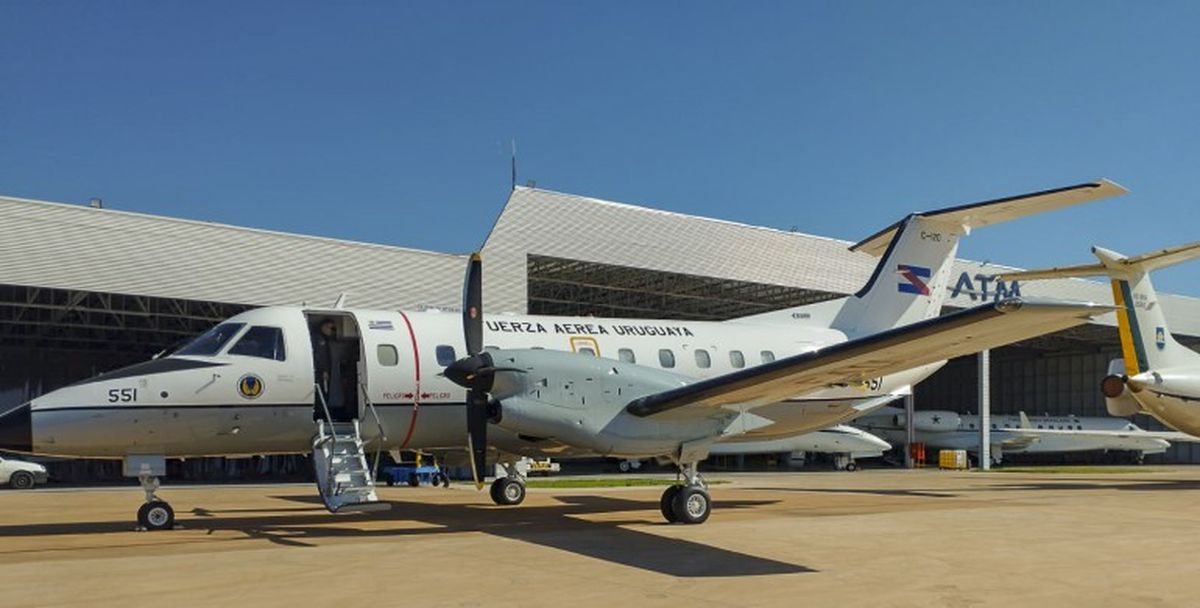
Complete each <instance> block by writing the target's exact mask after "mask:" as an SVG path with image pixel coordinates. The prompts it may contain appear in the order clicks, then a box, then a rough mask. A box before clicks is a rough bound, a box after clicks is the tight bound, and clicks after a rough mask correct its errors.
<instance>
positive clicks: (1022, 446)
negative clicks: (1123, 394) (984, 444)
mask: <svg viewBox="0 0 1200 608" xmlns="http://www.w3.org/2000/svg"><path fill="white" fill-rule="evenodd" d="M905 422H906V421H905V413H904V410H902V409H899V408H894V407H885V408H881V409H879V410H876V411H874V412H871V413H870V414H868V415H866V416H863V417H862V418H859V419H858V420H855V421H854V425H855V426H857V427H860V428H863V429H867V430H869V431H871V432H872V433H875V434H877V435H880V436H882V437H884V438H885V439H887V440H889V441H892V442H897V443H902V442H903V441H904V440H905ZM913 430H914V431H915V437H914V441H916V442H917V443H924V444H925V445H926V446H927V447H930V448H933V449H941V450H967V451H968V452H970V453H972V454H978V452H979V416H978V415H973V414H958V413H956V412H951V411H947V410H921V411H918V412H914V414H913ZM990 430H991V439H992V440H991V447H992V449H991V455H992V462H993V463H995V464H1000V462H1001V460H1002V459H1003V456H1004V453H1010V454H1047V453H1057V452H1087V451H1094V450H1104V451H1128V452H1134V453H1135V454H1136V455H1137V460H1138V461H1139V462H1140V461H1141V457H1142V456H1143V455H1145V454H1161V453H1163V452H1165V451H1166V450H1167V448H1169V447H1171V443H1170V442H1171V441H1186V442H1196V441H1200V439H1197V438H1196V437H1192V436H1191V435H1186V434H1184V433H1173V432H1168V433H1160V432H1155V431H1147V430H1144V429H1142V428H1139V427H1138V426H1137V425H1136V424H1134V423H1132V422H1130V421H1128V420H1125V419H1123V418H1109V417H1102V416H1070V415H1069V416H1033V417H1032V418H1031V417H1028V416H1026V415H1025V414H1024V413H1022V414H1019V415H1017V416H992V417H991V428H990Z"/></svg>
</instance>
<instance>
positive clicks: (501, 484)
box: [492, 477, 525, 506]
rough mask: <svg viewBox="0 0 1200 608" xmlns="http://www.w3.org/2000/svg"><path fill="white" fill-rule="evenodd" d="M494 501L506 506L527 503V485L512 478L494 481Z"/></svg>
mask: <svg viewBox="0 0 1200 608" xmlns="http://www.w3.org/2000/svg"><path fill="white" fill-rule="evenodd" d="M492 501H493V502H495V503H496V504H498V505H506V506H509V505H519V504H521V503H522V502H525V484H524V483H521V482H520V481H518V480H516V479H512V478H510V477H501V478H500V479H497V480H496V481H493V482H492Z"/></svg>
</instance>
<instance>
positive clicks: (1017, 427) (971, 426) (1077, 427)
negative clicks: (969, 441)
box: [967, 422, 1083, 431]
mask: <svg viewBox="0 0 1200 608" xmlns="http://www.w3.org/2000/svg"><path fill="white" fill-rule="evenodd" d="M967 426H968V428H969V429H970V430H972V431H973V430H975V423H974V422H971V423H969V424H968V425H967ZM1002 428H1006V429H1014V430H1020V428H1021V426H1020V425H1012V424H1005V425H1003V427H1002ZM1037 428H1039V429H1040V428H1043V427H1042V425H1040V424H1039V425H1038V426H1037ZM1045 428H1046V430H1051V431H1053V430H1055V429H1058V430H1060V431H1069V430H1071V425H1069V424H1068V425H1066V426H1063V425H1061V424H1060V425H1058V426H1057V427H1055V426H1054V425H1053V424H1051V425H1047V426H1046V427H1045ZM992 430H993V431H995V430H998V428H997V427H996V424H995V423H992ZM1075 430H1078V431H1082V430H1083V425H1082V424H1077V425H1075Z"/></svg>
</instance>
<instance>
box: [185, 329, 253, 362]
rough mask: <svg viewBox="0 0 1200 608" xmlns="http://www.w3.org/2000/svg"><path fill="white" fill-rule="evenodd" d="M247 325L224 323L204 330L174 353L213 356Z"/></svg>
mask: <svg viewBox="0 0 1200 608" xmlns="http://www.w3.org/2000/svg"><path fill="white" fill-rule="evenodd" d="M245 326H246V324H245V323H222V324H220V325H218V326H216V327H214V328H212V329H210V330H208V331H206V332H204V333H203V334H201V335H200V337H199V338H196V339H195V340H192V341H191V342H188V343H187V346H184V347H183V348H181V349H179V350H177V351H175V352H174V353H173V354H176V355H194V356H200V357H211V356H213V355H215V354H217V353H219V352H221V348H222V347H224V346H225V344H226V343H227V342H229V340H231V339H232V338H233V337H234V336H236V335H237V333H238V332H239V331H242V328H243V327H245Z"/></svg>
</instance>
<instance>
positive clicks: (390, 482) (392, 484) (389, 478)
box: [384, 475, 396, 488]
mask: <svg viewBox="0 0 1200 608" xmlns="http://www.w3.org/2000/svg"><path fill="white" fill-rule="evenodd" d="M384 483H386V484H387V485H388V487H389V488H390V487H392V486H394V485H396V480H395V479H392V476H391V475H388V478H387V479H386V480H385V481H384Z"/></svg>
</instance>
